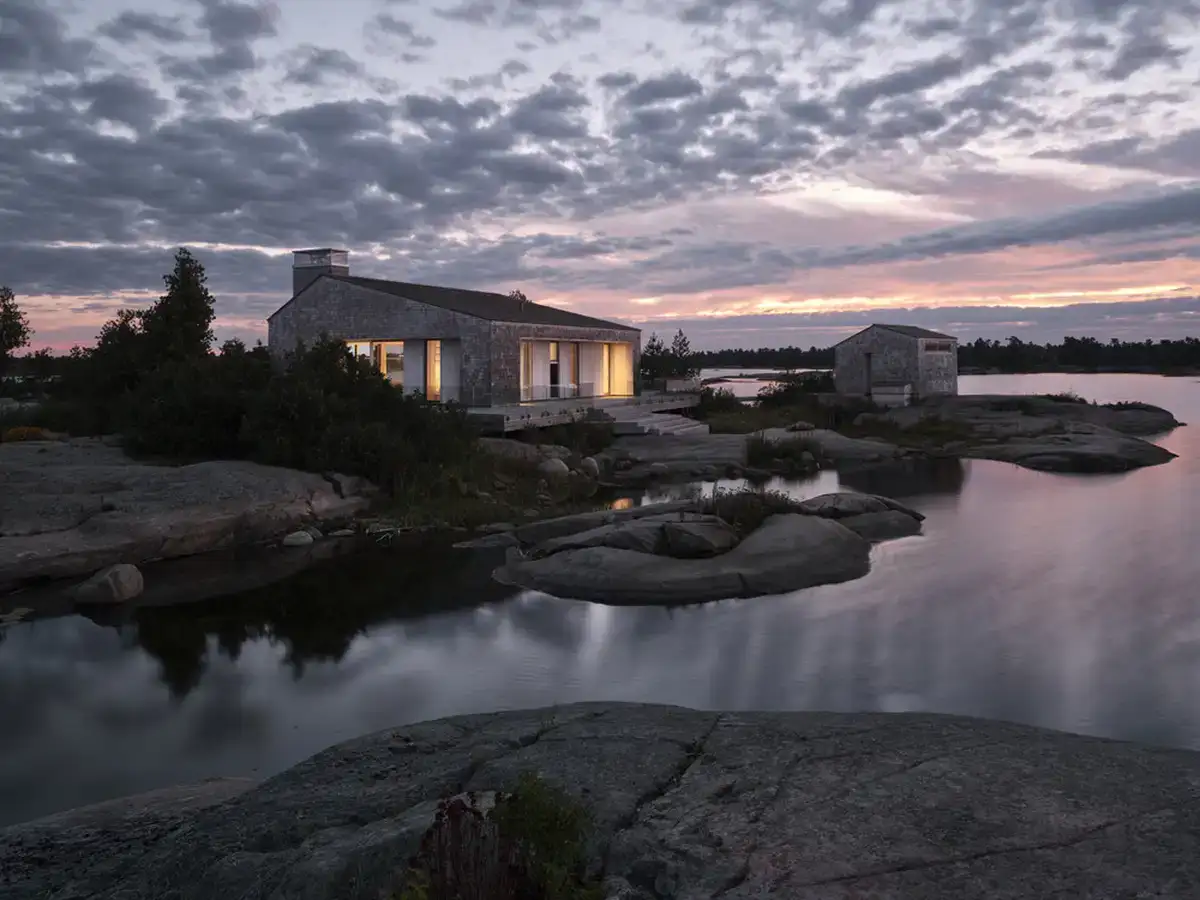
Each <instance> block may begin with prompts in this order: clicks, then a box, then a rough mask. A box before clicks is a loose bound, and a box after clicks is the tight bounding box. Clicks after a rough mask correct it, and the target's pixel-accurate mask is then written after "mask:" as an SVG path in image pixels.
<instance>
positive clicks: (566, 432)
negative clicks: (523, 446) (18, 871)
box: [517, 421, 617, 457]
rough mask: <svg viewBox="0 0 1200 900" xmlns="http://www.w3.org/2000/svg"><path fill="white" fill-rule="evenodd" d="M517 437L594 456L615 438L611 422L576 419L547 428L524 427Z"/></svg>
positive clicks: (528, 441) (528, 442)
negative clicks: (576, 420)
mask: <svg viewBox="0 0 1200 900" xmlns="http://www.w3.org/2000/svg"><path fill="white" fill-rule="evenodd" d="M517 439H518V440H520V441H524V442H525V443H527V444H558V445H559V446H561V447H566V448H567V449H568V450H570V451H571V452H572V453H574V454H576V455H578V456H581V457H583V456H595V455H596V454H597V453H599V452H600V451H602V450H605V449H607V448H608V447H610V446H612V442H613V441H615V440H616V439H617V435H616V432H615V431H614V429H613V423H612V422H591V421H578V422H566V423H563V424H562V425H551V426H550V427H548V428H533V427H529V428H524V429H522V430H521V431H520V432H518V433H517Z"/></svg>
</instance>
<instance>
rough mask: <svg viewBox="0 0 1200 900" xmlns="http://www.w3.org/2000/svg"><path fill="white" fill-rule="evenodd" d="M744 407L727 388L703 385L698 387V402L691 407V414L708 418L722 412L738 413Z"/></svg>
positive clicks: (700, 417)
mask: <svg viewBox="0 0 1200 900" xmlns="http://www.w3.org/2000/svg"><path fill="white" fill-rule="evenodd" d="M745 409H746V404H744V403H743V402H742V401H741V400H740V399H739V398H738V396H737V395H736V394H734V393H733V391H731V390H729V388H713V387H708V386H706V387H703V388H701V389H700V402H699V403H698V404H696V405H695V406H694V407H692V410H691V412H692V415H693V416H695V417H696V418H697V419H708V418H709V417H710V416H713V415H720V414H722V413H740V412H742V411H744V410H745Z"/></svg>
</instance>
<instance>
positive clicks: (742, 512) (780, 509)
mask: <svg viewBox="0 0 1200 900" xmlns="http://www.w3.org/2000/svg"><path fill="white" fill-rule="evenodd" d="M798 508H799V501H798V500H794V499H792V498H791V497H789V496H788V495H787V494H785V493H783V492H782V491H767V490H761V489H756V488H743V489H741V490H737V491H730V490H722V489H720V488H718V489H717V490H714V491H713V492H712V494H711V495H710V496H708V497H706V498H705V499H704V500H703V501H702V502H701V504H700V511H701V512H704V513H707V514H709V515H713V516H720V517H721V518H722V519H724V520H725V521H726V522H728V523H729V524H730V525H731V526H733V529H734V530H735V531H736V532H737V533H738V534H741V535H747V534H749V533H750V532H752V531H754V530H755V529H756V528H758V526H760V525H761V524H762V523H763V522H764V521H766V520H767V519H768V518H770V517H771V516H774V515H777V514H779V513H789V512H796V511H797V509H798Z"/></svg>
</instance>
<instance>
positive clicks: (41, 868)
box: [0, 703, 1200, 900]
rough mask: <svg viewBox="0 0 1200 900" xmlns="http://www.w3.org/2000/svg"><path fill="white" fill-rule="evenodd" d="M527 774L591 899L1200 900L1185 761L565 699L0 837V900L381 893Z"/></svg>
mask: <svg viewBox="0 0 1200 900" xmlns="http://www.w3.org/2000/svg"><path fill="white" fill-rule="evenodd" d="M523 773H536V774H538V775H540V776H541V777H542V778H543V779H545V780H546V781H548V782H550V783H552V784H554V785H555V786H558V787H560V788H562V789H563V790H565V791H566V792H567V793H568V794H570V795H571V796H573V797H576V798H578V799H579V800H580V801H581V802H582V803H583V804H584V805H585V807H586V808H587V809H588V810H589V812H590V815H591V818H592V822H593V830H592V833H591V835H590V838H589V840H588V841H587V846H586V861H587V866H588V870H589V873H590V874H591V875H592V876H593V877H594V878H596V879H597V880H598V881H600V882H601V883H602V885H603V891H604V893H603V895H604V896H606V897H610V898H618V897H619V898H625V900H651V898H664V897H679V898H684V897H722V898H727V900H737V898H749V897H761V896H764V895H768V896H787V897H796V898H804V900H851V898H856V897H888V898H897V900H908V898H912V900H918V898H919V900H943V898H944V900H1040V898H1044V897H1049V896H1064V897H1080V898H1097V900H1099V898H1115V897H1130V898H1133V897H1163V898H1185V897H1194V896H1200V853H1197V850H1198V849H1200V753H1196V752H1192V751H1185V750H1171V749H1163V748H1155V747H1148V746H1142V745H1137V744H1131V743H1123V742H1118V741H1111V740H1104V739H1099V738H1091V737H1083V736H1079V735H1071V734H1065V733H1061V732H1055V731H1049V730H1044V729H1039V728H1033V727H1028V726H1022V725H1015V724H1008V723H1003V722H993V721H985V720H980V719H972V718H965V717H960V716H949V715H936V714H923V713H922V714H913V713H855V714H844V713H819V712H794V713H767V712H701V711H695V710H689V709H683V708H680V707H668V706H651V705H641V704H619V703H583V704H576V705H571V706H563V707H557V708H548V709H537V710H522V711H512V712H501V713H492V714H485V715H472V716H460V717H456V718H450V719H442V720H438V721H432V722H425V723H420V724H415V725H411V726H406V727H401V728H394V729H390V730H388V731H383V732H380V733H376V734H372V735H367V736H365V737H361V738H358V739H355V740H352V741H348V742H346V743H343V744H339V745H337V746H334V747H331V748H329V749H328V750H325V751H323V752H321V753H319V754H317V755H316V756H314V757H312V758H310V759H308V760H306V761H305V762H302V763H300V764H299V765H296V766H294V767H292V768H291V769H289V770H287V771H285V772H283V773H281V774H279V775H277V776H275V777H273V778H270V779H268V780H267V781H265V782H262V783H260V784H250V783H248V782H244V781H241V780H238V779H222V780H216V781H212V782H208V783H204V784H200V785H192V786H185V787H181V788H174V789H168V790H165V791H157V792H154V793H152V794H149V795H142V796H140V797H134V798H127V799H125V800H123V801H118V802H114V803H109V804H101V805H99V806H95V807H89V808H87V809H83V810H77V811H72V812H67V813H60V814H58V815H55V816H51V817H48V818H45V819H40V820H36V821H33V822H27V823H24V824H20V825H15V826H11V827H9V828H6V829H4V830H0V894H2V895H3V896H4V897H5V898H9V900H35V898H36V900H68V898H83V897H87V898H90V900H167V898H171V900H210V898H211V900H224V898H228V897H239V898H260V900H266V898H269V897H270V898H304V900H343V898H350V897H358V898H378V897H381V896H390V895H391V894H389V892H394V891H395V890H396V889H397V887H398V885H399V884H400V879H401V877H402V876H403V873H404V869H405V867H406V864H407V861H408V860H409V859H410V858H411V857H412V856H413V854H414V853H415V852H416V851H417V849H418V845H419V843H420V841H421V838H422V836H423V835H424V833H425V831H426V830H427V829H428V828H429V826H430V825H431V823H432V820H433V816H434V813H435V810H436V806H437V802H438V801H439V800H440V799H444V798H446V797H449V796H452V795H456V794H460V793H461V792H464V791H475V792H481V793H482V792H489V791H498V790H506V789H509V788H511V787H512V785H513V784H514V783H515V781H516V780H517V778H518V777H519V776H520V775H521V774H523Z"/></svg>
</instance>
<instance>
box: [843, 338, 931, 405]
mask: <svg viewBox="0 0 1200 900" xmlns="http://www.w3.org/2000/svg"><path fill="white" fill-rule="evenodd" d="M917 344H918V341H917V339H916V338H910V337H906V336H905V335H903V334H900V333H899V332H896V331H888V330H887V329H886V328H868V329H867V330H866V331H862V332H859V333H858V334H856V335H854V336H852V337H850V338H848V339H846V340H845V341H843V342H842V343H840V344H838V345H837V347H835V348H834V368H833V380H834V384H835V385H836V387H837V392H838V393H839V394H850V395H858V396H865V395H867V394H869V393H870V386H869V385H868V384H867V354H868V353H870V354H871V378H872V381H876V382H878V381H900V382H909V383H911V384H912V385H913V388H914V389H915V388H916V386H917V382H918V379H919V377H920V370H919V364H918V360H917Z"/></svg>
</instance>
